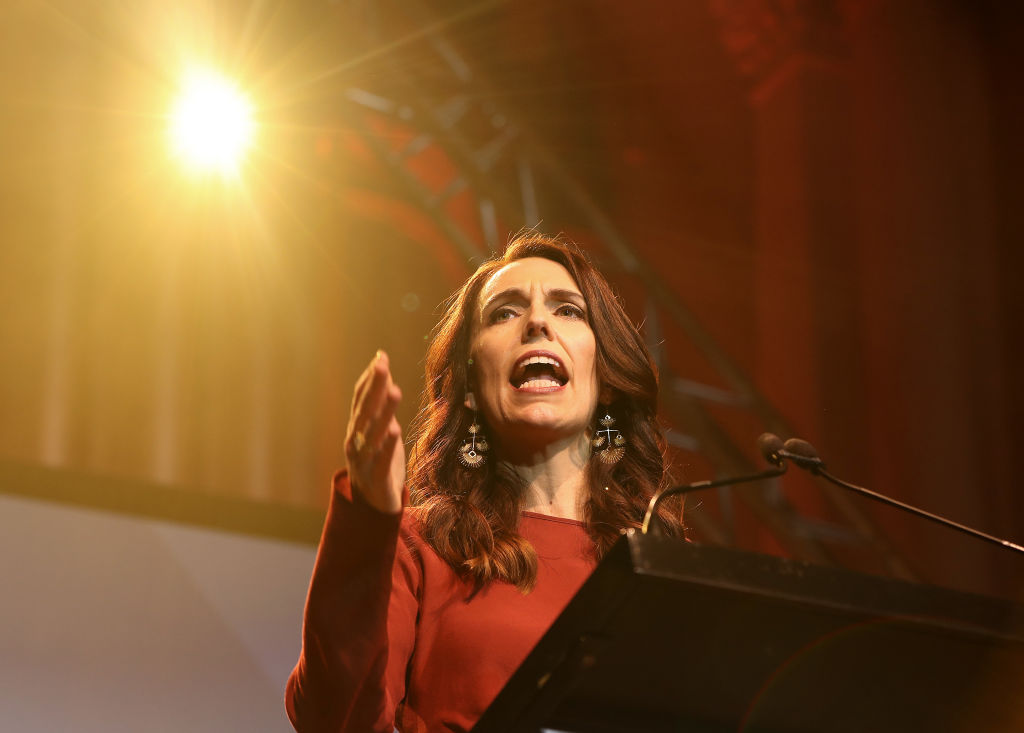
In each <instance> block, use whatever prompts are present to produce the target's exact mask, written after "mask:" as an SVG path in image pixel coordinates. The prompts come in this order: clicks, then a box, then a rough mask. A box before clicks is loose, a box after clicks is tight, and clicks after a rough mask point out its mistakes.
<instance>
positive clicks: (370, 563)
mask: <svg viewBox="0 0 1024 733" xmlns="http://www.w3.org/2000/svg"><path fill="white" fill-rule="evenodd" d="M401 519H402V514H401V513H398V514H393V515H389V514H384V513H381V512H379V511H377V510H376V509H374V508H373V507H371V506H369V505H368V504H366V503H365V502H363V501H362V500H361V499H360V498H359V497H353V496H352V493H351V489H350V487H349V484H348V479H347V476H346V475H345V474H344V473H343V472H342V473H340V474H338V475H337V476H336V477H335V481H334V489H333V491H332V494H331V501H330V506H329V507H328V510H327V519H326V521H325V523H324V530H323V535H322V536H321V539H320V548H319V551H318V553H317V559H316V564H315V566H314V569H313V577H312V580H311V581H310V586H309V595H308V597H307V599H306V610H305V616H304V619H303V628H302V653H301V656H300V657H299V662H298V664H297V665H296V667H295V669H294V671H293V672H292V674H291V677H290V678H289V680H288V687H287V691H286V695H285V705H286V708H287V711H288V717H289V718H290V719H291V721H292V725H293V726H294V727H295V729H296V730H297V731H300V732H301V733H307V732H309V731H317V732H320V731H323V732H327V731H329V732H330V733H339V732H341V731H360V732H364V731H380V732H381V733H391V731H393V730H394V724H395V711H396V708H397V707H398V705H399V704H400V703H401V701H402V699H403V698H404V696H405V675H406V666H407V664H408V660H409V657H410V655H411V654H412V650H413V646H414V644H415V627H416V617H417V610H418V601H417V593H418V585H419V581H420V577H419V570H418V563H417V562H416V560H415V558H413V557H412V555H411V553H410V552H409V549H408V547H407V545H406V543H405V542H403V541H401V539H400V537H399V535H400V525H401Z"/></svg>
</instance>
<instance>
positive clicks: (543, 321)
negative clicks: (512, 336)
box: [524, 308, 551, 339]
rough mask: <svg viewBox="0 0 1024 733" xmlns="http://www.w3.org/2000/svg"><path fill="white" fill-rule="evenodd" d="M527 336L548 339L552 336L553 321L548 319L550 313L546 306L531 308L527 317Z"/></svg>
mask: <svg viewBox="0 0 1024 733" xmlns="http://www.w3.org/2000/svg"><path fill="white" fill-rule="evenodd" d="M524 335H525V337H526V338H528V339H530V338H537V337H538V336H539V337H542V338H546V339H550V338H551V323H550V322H549V321H548V313H547V310H546V309H544V308H531V309H530V312H529V313H528V314H527V317H526V332H525V334H524Z"/></svg>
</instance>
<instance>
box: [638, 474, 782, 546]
mask: <svg viewBox="0 0 1024 733" xmlns="http://www.w3.org/2000/svg"><path fill="white" fill-rule="evenodd" d="M785 472H786V464H784V463H782V464H780V465H779V467H778V468H773V469H769V470H768V471H761V472H760V473H752V474H750V475H748V476H738V477H736V478H720V479H715V480H713V481H697V482H696V483H692V484H682V485H681V486H670V487H668V488H665V489H661V490H659V491H658V492H657V493H655V494H654V496H652V497H651V502H650V504H648V505H647V513H646V514H644V523H643V526H642V527H641V529H640V531H641V532H642V533H643V534H647V531H648V530H649V529H650V528H651V520H653V519H654V517H655V514H654V512H655V510H656V509H657V508H658V504H660V503H661V501H662V499H667V498H668V497H670V496H676V495H678V494H688V493H690V492H691V491H701V490H702V489H714V488H716V487H718V486H731V485H732V484H745V483H749V482H751V481H762V480H764V479H769V478H775V477H777V476H781V475H782V474H784V473H785Z"/></svg>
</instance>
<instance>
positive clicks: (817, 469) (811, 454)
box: [758, 433, 1024, 553]
mask: <svg viewBox="0 0 1024 733" xmlns="http://www.w3.org/2000/svg"><path fill="white" fill-rule="evenodd" d="M766 435H771V434H770V433H765V434H764V435H762V436H761V438H758V444H761V439H762V438H764V437H765V436H766ZM771 437H772V438H775V437H776V436H773V435H771ZM776 439H777V438H776ZM774 455H776V456H777V457H778V458H779V459H780V460H782V459H787V460H790V461H792V462H793V463H795V464H796V465H797V466H799V467H800V468H802V469H804V470H806V471H810V472H811V473H813V474H814V475H815V476H821V477H822V478H823V479H825V480H826V481H829V482H831V483H833V484H835V485H836V486H839V487H841V488H844V489H848V490H849V491H853V492H855V493H857V494H860V495H861V496H866V497H868V498H869V499H874V500H875V501H880V502H882V503H883V504H888V505H889V506H894V507H896V508H897V509H902V510H903V511H905V512H910V513H911V514H913V515H915V516H918V517H924V518H925V519H930V520H931V521H933V522H935V523H937V524H941V525H942V526H943V527H949V528H951V529H955V530H958V531H960V532H963V533H964V534H968V535H970V536H971V537H977V538H978V539H982V540H985V541H986V542H991V543H993V544H996V545H999V546H1000V547H1005V548H1006V549H1008V550H1014V551H1016V552H1020V553H1024V547H1021V546H1020V545H1018V544H1017V543H1015V542H1010V541H1009V540H1004V539H1000V538H999V537H993V536H992V535H990V534H986V533H985V532H982V531H980V530H977V529H974V528H973V527H968V526H967V525H965V524H960V523H959V522H954V521H953V520H952V519H946V518H945V517H941V516H939V515H938V514H932V513H931V512H928V511H925V510H924V509H919V508H917V507H916V506H913V505H912V504H906V503H904V502H902V501H897V500H896V499H893V498H891V497H888V496H886V495H885V494H879V493H878V492H876V491H872V490H871V489H865V488H864V487H863V486H857V485H856V484H851V483H849V482H848V481H843V480H842V479H841V478H837V477H835V476H833V475H832V474H830V473H829V472H828V471H826V470H825V463H824V461H822V460H821V458H820V457H819V456H818V451H816V450H815V449H814V446H813V445H811V444H810V443H808V442H807V441H806V440H801V439H800V438H790V439H789V440H787V441H786V442H785V443H783V444H782V449H781V450H777V451H776V452H775V454H774ZM769 460H770V459H769Z"/></svg>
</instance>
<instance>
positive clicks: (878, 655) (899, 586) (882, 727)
mask: <svg viewBox="0 0 1024 733" xmlns="http://www.w3.org/2000/svg"><path fill="white" fill-rule="evenodd" d="M538 731H567V732H570V733H611V732H613V731H614V732H616V733H619V732H622V731H651V732H652V733H662V732H668V731H672V732H676V731H695V732H697V733H721V732H724V731H730V732H732V731H750V732H754V731H765V732H768V731H771V732H782V731H799V732H804V731H807V732H810V731H815V732H817V731H850V732H851V733H852V732H854V731H855V732H856V733H864V732H865V731H872V732H877V731H900V733H906V732H908V731H928V732H929V733H932V732H936V731H972V732H975V731H1024V608H1022V607H1021V606H1018V605H1015V604H1012V603H1009V602H1006V601H1001V600H997V599H994V598H988V597H984V596H977V595H972V594H968V593H960V592H956V591H950V590H945V589H941V588H934V587H930V586H922V585H915V584H911V583H905V582H902V581H897V580H890V579H884V578H875V577H870V576H865V575H860V574H857V573H853V572H849V571H845V570H838V569H833V568H824V567H818V566H813V565H808V564H805V563H801V562H796V561H791V560H784V559H780V558H775V557H770V556H766V555H757V554H752V553H744V552H737V551H734V550H726V549H722V548H713V547H698V546H693V545H688V544H687V543H685V542H681V541H679V540H673V539H669V538H662V537H655V536H650V535H642V534H640V533H637V532H631V533H627V534H626V535H624V536H623V537H622V538H621V539H620V540H619V542H618V544H616V545H615V547H614V548H613V549H612V551H611V552H610V553H609V554H608V555H607V556H606V557H605V558H604V560H603V561H602V562H601V563H600V565H599V566H598V567H597V569H596V570H595V571H594V573H593V575H592V576H591V577H590V578H589V579H588V580H587V582H586V583H585V584H584V585H583V587H582V588H581V589H580V591H579V593H578V594H577V595H576V596H575V598H574V599H573V600H572V601H571V602H570V603H569V605H568V606H567V607H566V609H565V611H564V612H563V613H562V614H561V616H559V618H558V619H557V620H556V621H555V623H554V624H553V625H552V627H551V628H550V629H549V631H548V632H547V633H546V634H545V636H544V637H543V638H542V639H541V640H540V641H539V642H538V644H537V646H536V647H535V648H534V650H533V652H532V653H531V654H530V656H529V657H528V658H527V659H526V661H524V662H523V664H522V666H521V667H520V668H519V670H518V671H517V672H516V673H515V674H514V675H513V676H512V678H511V679H510V680H509V682H508V684H507V685H506V686H505V688H504V689H503V690H502V692H501V693H500V694H499V695H498V697H497V698H496V699H495V701H494V703H493V704H492V705H491V706H490V707H489V708H488V710H487V711H486V712H485V714H484V715H483V717H482V718H481V719H480V721H479V722H478V724H477V725H476V726H475V727H474V728H473V733H513V732H515V733H537V732H538Z"/></svg>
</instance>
